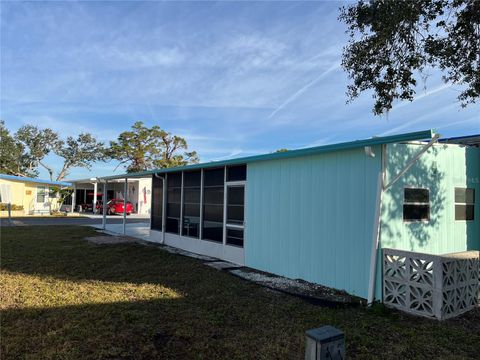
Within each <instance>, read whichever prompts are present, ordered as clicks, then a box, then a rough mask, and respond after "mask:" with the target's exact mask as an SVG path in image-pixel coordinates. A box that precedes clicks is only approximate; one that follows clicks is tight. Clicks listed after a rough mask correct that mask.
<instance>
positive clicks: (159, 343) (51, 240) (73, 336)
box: [0, 226, 480, 360]
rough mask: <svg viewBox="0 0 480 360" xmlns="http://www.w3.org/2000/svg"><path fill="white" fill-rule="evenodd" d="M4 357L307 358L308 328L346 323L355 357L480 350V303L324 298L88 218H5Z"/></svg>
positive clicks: (470, 354) (0, 304)
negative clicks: (414, 309)
mask: <svg viewBox="0 0 480 360" xmlns="http://www.w3.org/2000/svg"><path fill="white" fill-rule="evenodd" d="M1 231H2V233H1V274H0V276H1V278H0V280H1V292H0V310H1V351H2V353H1V358H2V359H4V360H6V359H19V358H20V359H22V358H24V359H79V358H81V359H152V358H159V359H169V358H176V359H301V358H303V356H304V353H303V352H304V333H305V330H307V329H310V328H313V327H318V326H322V325H327V324H329V325H333V326H336V327H338V328H340V329H342V330H343V331H344V332H345V333H346V343H347V354H348V356H349V357H350V358H373V357H375V358H395V359H398V358H419V359H420V358H421V359H423V358H430V359H434V358H451V359H453V358H455V359H458V358H478V356H479V354H480V353H479V344H480V311H478V310H476V311H474V312H471V313H469V314H466V315H465V316H463V317H461V318H458V319H453V320H449V321H445V322H437V321H434V320H428V319H421V318H415V317H410V316H407V315H403V314H400V313H398V312H392V311H389V310H385V309H384V308H382V307H381V306H378V307H375V308H374V309H372V310H366V309H364V308H361V307H357V308H343V309H328V308H323V307H320V306H315V305H311V304H308V303H306V302H304V301H302V300H300V299H298V298H295V297H292V296H288V295H285V294H281V293H277V292H274V291H271V290H268V289H265V288H262V287H260V286H257V285H255V284H252V283H249V282H246V281H243V280H241V279H238V278H236V277H233V276H231V275H229V274H228V273H225V272H219V271H217V270H214V269H211V268H209V267H207V266H205V265H203V264H202V263H201V262H199V261H198V260H195V259H190V258H186V257H182V256H180V255H173V254H170V253H168V252H165V251H163V250H161V249H158V248H155V247H148V246H142V245H137V244H122V245H103V246H101V245H94V244H91V243H88V242H86V241H84V240H82V239H83V238H84V237H85V236H92V235H93V234H94V231H93V230H92V229H90V228H87V227H75V226H61V227H60V226H41V227H16V228H3V229H2V230H1Z"/></svg>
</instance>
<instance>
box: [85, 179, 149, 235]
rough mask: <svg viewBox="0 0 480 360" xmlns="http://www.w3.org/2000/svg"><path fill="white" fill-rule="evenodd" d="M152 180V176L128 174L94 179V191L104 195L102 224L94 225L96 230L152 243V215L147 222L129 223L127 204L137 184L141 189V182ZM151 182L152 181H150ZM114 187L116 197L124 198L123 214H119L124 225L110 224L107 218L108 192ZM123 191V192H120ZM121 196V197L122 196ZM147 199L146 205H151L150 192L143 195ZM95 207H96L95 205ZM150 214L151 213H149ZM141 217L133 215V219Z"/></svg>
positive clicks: (146, 219)
mask: <svg viewBox="0 0 480 360" xmlns="http://www.w3.org/2000/svg"><path fill="white" fill-rule="evenodd" d="M147 179H148V180H150V179H151V175H148V176H147V177H146V176H145V175H143V176H142V175H141V174H132V175H131V176H126V174H122V175H117V176H108V177H103V178H94V182H93V184H94V191H95V194H97V193H101V194H102V205H103V207H102V210H101V216H102V224H101V225H94V227H95V228H98V229H102V230H105V231H109V232H112V233H120V234H123V235H129V236H132V237H136V238H140V239H143V240H147V241H151V239H150V215H149V214H148V218H145V222H138V221H135V222H133V221H132V222H130V223H129V222H128V218H127V202H128V201H129V199H130V197H131V196H130V195H131V194H130V192H131V191H132V189H135V184H137V189H138V188H139V186H138V184H140V182H141V181H145V180H147ZM150 181H151V180H150ZM132 184H133V186H132ZM112 185H113V187H114V189H115V193H116V195H115V196H116V197H121V198H123V213H122V214H119V215H121V216H122V223H121V224H109V223H108V217H107V202H108V198H107V196H108V191H109V189H110V188H112ZM120 189H121V190H120ZM120 195H121V196H120ZM143 196H144V197H145V203H148V204H150V199H149V197H150V190H149V191H148V193H147V192H145V193H144V194H143ZM94 206H95V205H94ZM149 212H150V211H149ZM139 216H141V215H135V214H132V215H131V216H129V217H131V218H133V219H136V220H137V219H138V217H139Z"/></svg>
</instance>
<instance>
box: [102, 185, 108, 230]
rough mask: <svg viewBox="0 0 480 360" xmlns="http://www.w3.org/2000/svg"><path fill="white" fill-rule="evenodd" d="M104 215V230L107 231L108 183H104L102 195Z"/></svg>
mask: <svg viewBox="0 0 480 360" xmlns="http://www.w3.org/2000/svg"><path fill="white" fill-rule="evenodd" d="M102 202H103V204H102V210H103V211H102V214H103V219H102V229H103V230H105V228H106V227H107V181H106V180H105V182H104V183H103V195H102Z"/></svg>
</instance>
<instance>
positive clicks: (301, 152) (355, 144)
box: [101, 129, 435, 180]
mask: <svg viewBox="0 0 480 360" xmlns="http://www.w3.org/2000/svg"><path fill="white" fill-rule="evenodd" d="M434 134H435V132H434V130H432V129H430V130H424V131H416V132H411V133H405V134H397V135H389V136H378V137H371V138H368V139H363V140H354V141H349V142H343V143H336V144H328V145H320V146H315V147H310V148H302V149H295V150H289V151H284V152H274V153H269V154H261V155H253V156H247V157H240V158H236V159H228V160H220V161H211V162H206V163H199V164H191V165H185V166H180V167H173V168H161V169H153V170H147V171H142V172H138V173H130V174H128V173H127V174H120V175H112V176H105V177H101V179H106V180H109V179H118V178H125V177H142V176H146V175H152V174H154V173H169V172H175V171H182V170H195V169H201V168H213V167H220V166H226V165H236V164H246V163H250V162H259V161H268V160H280V159H286V158H294V157H301V156H309V155H315V154H321V153H327V152H334V151H343V150H350V149H355V148H362V147H365V146H374V145H381V144H391V143H398V142H402V141H411V140H430V139H432V138H433V136H434Z"/></svg>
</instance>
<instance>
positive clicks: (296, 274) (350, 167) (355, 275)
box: [245, 146, 381, 297]
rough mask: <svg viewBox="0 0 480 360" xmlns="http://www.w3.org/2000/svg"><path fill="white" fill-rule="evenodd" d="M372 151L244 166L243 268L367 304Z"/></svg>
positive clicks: (376, 162)
mask: <svg viewBox="0 0 480 360" xmlns="http://www.w3.org/2000/svg"><path fill="white" fill-rule="evenodd" d="M374 151H375V153H376V154H377V156H376V157H375V158H372V157H369V156H366V155H365V152H364V149H363V147H361V148H357V149H353V150H344V151H337V152H333V153H325V154H318V155H311V156H305V157H299V158H291V159H288V158H287V159H279V160H271V161H262V162H254V163H249V164H248V174H247V181H248V184H247V209H246V241H245V265H247V266H249V267H252V268H256V269H260V270H264V271H268V272H272V273H275V274H279V275H283V276H287V277H289V278H301V279H304V280H307V281H311V282H315V283H319V284H323V285H326V286H330V287H334V288H337V289H344V290H346V291H348V292H349V293H352V294H356V295H358V296H361V297H367V291H368V277H369V264H370V251H371V243H372V232H373V222H374V212H375V193H376V183H377V178H378V174H379V172H380V171H381V157H380V147H379V146H376V147H375V148H374Z"/></svg>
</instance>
